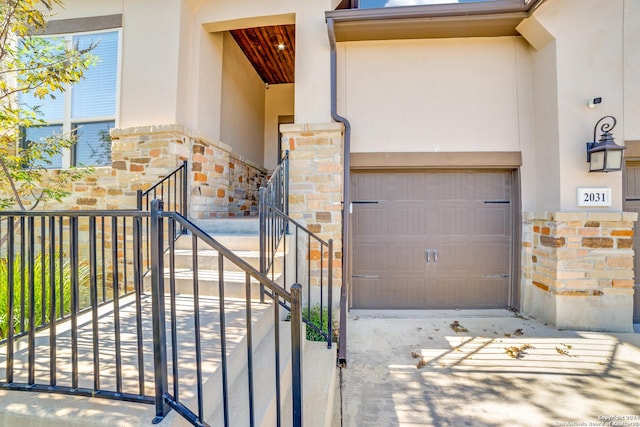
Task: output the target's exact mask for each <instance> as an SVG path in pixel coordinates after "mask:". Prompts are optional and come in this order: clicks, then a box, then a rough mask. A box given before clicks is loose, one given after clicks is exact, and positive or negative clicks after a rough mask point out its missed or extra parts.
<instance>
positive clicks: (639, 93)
mask: <svg viewBox="0 0 640 427" xmlns="http://www.w3.org/2000/svg"><path fill="white" fill-rule="evenodd" d="M624 14H625V17H624V21H623V31H624V137H625V139H626V140H627V141H638V140H640V84H638V76H640V53H639V49H638V46H639V45H640V2H639V1H637V0H624Z"/></svg>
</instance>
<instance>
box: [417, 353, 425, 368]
mask: <svg viewBox="0 0 640 427" xmlns="http://www.w3.org/2000/svg"><path fill="white" fill-rule="evenodd" d="M423 366H427V362H426V361H425V360H424V357H422V356H421V357H420V360H418V364H417V365H416V368H418V369H421V368H422V367H423Z"/></svg>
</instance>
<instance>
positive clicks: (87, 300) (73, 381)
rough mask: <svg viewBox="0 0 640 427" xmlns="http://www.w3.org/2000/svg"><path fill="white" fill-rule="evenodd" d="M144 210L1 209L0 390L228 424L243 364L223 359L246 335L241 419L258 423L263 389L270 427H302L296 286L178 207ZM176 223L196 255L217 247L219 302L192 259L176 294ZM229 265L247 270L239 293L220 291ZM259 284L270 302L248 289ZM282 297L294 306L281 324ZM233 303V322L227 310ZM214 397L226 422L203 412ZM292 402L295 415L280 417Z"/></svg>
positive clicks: (153, 205) (194, 421)
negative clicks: (128, 405) (142, 407)
mask: <svg viewBox="0 0 640 427" xmlns="http://www.w3.org/2000/svg"><path fill="white" fill-rule="evenodd" d="M150 207H151V211H150V212H146V211H137V210H133V211H64V212H62V211H39V212H0V237H2V239H0V242H2V243H1V244H0V322H2V321H4V322H5V323H4V324H2V323H0V324H1V325H2V328H1V329H0V330H1V331H2V334H3V335H2V337H1V339H0V345H1V346H3V350H4V351H2V352H1V353H0V373H1V372H2V371H4V378H0V386H1V387H4V388H6V389H9V390H25V391H39V392H50V393H62V394H74V395H81V396H93V397H102V398H109V399H117V400H126V401H133V402H139V403H145V404H151V405H155V413H156V419H155V420H154V421H156V422H158V421H160V420H161V419H163V417H164V416H165V415H166V414H167V412H168V411H169V410H170V408H173V409H175V410H176V412H178V413H179V414H180V415H181V416H183V417H184V418H185V419H187V420H188V421H189V422H191V423H192V424H194V425H229V422H230V416H231V415H230V414H231V412H230V409H229V408H230V403H229V402H230V399H231V398H230V394H229V393H230V390H229V389H230V387H231V385H232V384H230V378H229V377H230V374H229V371H230V370H233V369H237V365H238V360H239V359H237V358H235V359H233V360H235V362H233V363H230V362H229V361H228V360H227V357H228V355H229V353H230V352H231V351H232V348H233V346H234V345H236V348H237V347H238V345H237V343H238V342H242V339H241V337H244V339H245V340H246V346H245V350H244V355H245V356H244V357H245V358H246V359H245V360H246V367H247V372H248V373H247V375H246V386H245V390H246V392H245V395H246V396H247V400H246V405H243V406H242V408H243V409H242V411H241V412H242V413H248V414H249V421H248V422H247V424H249V425H254V423H257V422H256V415H255V412H256V411H255V409H254V407H255V401H256V400H258V398H257V397H256V396H258V397H260V398H261V397H262V396H265V395H266V396H275V400H276V404H275V405H276V417H277V418H276V420H274V422H275V424H276V425H281V424H293V425H294V426H300V425H302V371H301V357H302V355H301V340H302V337H301V322H302V321H301V311H302V309H301V305H302V302H301V301H302V296H301V292H302V290H301V286H300V285H298V284H294V285H293V286H291V287H290V289H289V290H288V291H287V290H285V289H284V288H282V287H280V286H279V285H278V284H276V283H275V282H273V281H272V280H270V279H269V278H268V277H266V276H264V275H263V274H261V273H260V272H259V271H258V270H257V269H255V268H253V267H251V266H250V265H249V264H247V263H246V262H245V261H243V260H242V259H240V258H239V257H237V256H236V255H234V254H233V252H231V251H229V250H228V249H226V248H224V247H223V246H222V245H220V244H219V243H218V242H217V241H215V240H214V239H213V238H211V237H210V236H208V235H207V234H206V233H205V232H204V231H202V230H201V229H199V228H198V227H196V226H195V225H194V224H192V223H191V222H189V221H188V220H187V219H185V218H184V217H183V216H182V215H180V214H179V213H177V212H165V211H163V210H162V202H161V201H154V202H152V203H151V204H150ZM147 218H148V219H149V220H150V229H149V232H150V236H151V240H150V241H151V246H150V248H151V266H152V274H151V295H147V294H144V293H143V286H142V282H143V277H142V272H143V269H142V251H141V250H140V249H141V245H142V242H143V240H144V238H143V235H142V230H143V223H144V221H145V220H146V219H147ZM178 227H184V229H186V230H188V231H189V233H190V234H191V236H190V238H191V244H192V248H191V249H192V251H193V252H192V253H194V254H195V253H197V252H198V245H202V246H206V247H208V248H210V249H214V250H215V251H216V252H217V265H218V268H219V270H218V271H219V272H220V273H219V274H218V277H217V278H216V285H215V288H216V289H215V293H216V296H217V298H211V297H210V296H208V295H209V294H210V292H209V291H210V289H208V287H207V286H206V284H205V283H204V281H205V280H206V279H205V278H203V277H201V274H200V270H201V269H200V268H199V266H198V262H199V261H198V259H199V258H198V256H193V261H192V262H193V265H192V269H191V272H192V274H191V275H190V277H189V278H188V279H187V282H188V285H187V286H188V288H190V291H189V290H187V291H185V289H180V290H178V289H177V287H176V283H177V280H178V278H177V275H178V273H179V271H178V270H179V269H177V268H176V267H175V265H176V264H175V254H176V250H175V247H176V242H175V240H174V239H173V238H166V236H167V233H166V230H167V229H168V230H169V235H170V236H171V235H175V230H176V229H177V228H178ZM5 237H6V238H5ZM165 259H166V260H167V263H168V266H167V268H165ZM228 266H234V268H235V270H236V271H239V272H240V273H239V274H240V275H241V276H242V277H243V281H242V286H243V287H244V289H243V291H244V294H245V298H243V299H240V300H239V299H237V298H236V299H234V298H229V297H227V298H225V292H227V290H228V289H229V287H230V286H232V285H233V283H232V282H233V280H228V279H227V270H228V268H227V267H228ZM183 279H184V277H183ZM165 280H166V283H168V286H167V287H166V288H165ZM3 284H4V286H3ZM258 284H260V285H262V286H264V287H265V289H266V290H267V292H268V293H269V296H270V297H271V298H272V304H261V303H260V302H259V300H258V297H257V295H256V296H255V297H254V296H253V295H252V289H255V288H257V287H258ZM185 295H186V296H185ZM2 301H4V302H2ZM212 301H215V304H213V305H212ZM283 304H284V305H286V306H287V307H288V308H289V309H290V311H291V319H290V320H291V322H290V323H286V325H289V326H287V328H284V329H283V326H282V325H284V324H282V323H281V320H282V319H284V317H285V315H284V312H283V311H282V309H281V307H282V305H283ZM238 307H240V309H238ZM234 309H235V313H236V314H237V313H240V317H238V316H236V317H234V316H233V312H234ZM265 309H268V310H271V311H272V317H271V320H268V321H269V322H270V323H272V324H273V327H272V329H271V331H272V335H273V341H274V344H273V345H274V348H273V350H272V353H271V354H272V355H271V359H272V360H273V369H266V370H265V369H260V370H257V369H256V368H254V359H253V358H254V352H255V350H256V347H258V346H259V345H262V344H259V343H257V344H254V341H253V339H254V338H253V336H254V332H253V330H254V326H256V325H257V323H255V322H256V321H257V320H256V319H257V318H258V317H257V313H258V312H260V311H261V310H265ZM1 310H5V312H4V316H3V315H2V311H1ZM243 319H244V320H243ZM267 319H269V316H268V317H267ZM260 322H263V320H260ZM260 324H262V323H260ZM214 332H215V333H214ZM212 334H213V335H215V337H214V336H213V335H212ZM228 334H232V336H230V337H229V336H228ZM262 334H263V336H264V334H267V335H268V334H269V332H264V331H263V332H262ZM281 336H282V338H281ZM212 337H213V338H212ZM150 338H152V339H150ZM257 340H258V339H257V338H256V341H257ZM234 343H235V344H234ZM282 345H286V347H289V345H290V354H291V359H290V364H291V369H292V371H291V373H292V377H291V378H292V379H291V393H289V392H287V391H286V390H284V386H283V384H282V383H281V381H282V379H281V371H282V370H283V368H282V367H281V363H284V362H283V360H284V358H283V355H284V354H286V353H287V350H286V349H285V348H283V347H281V346H282ZM261 354H262V355H263V356H262V357H264V353H261ZM168 355H169V356H168ZM260 362H261V364H262V362H263V360H261V361H260ZM230 365H233V366H231V367H230ZM190 366H195V368H193V369H190V368H189V367H190ZM216 367H217V368H218V369H217V370H216V369H215V368H216ZM214 371H215V372H219V374H216V375H218V376H217V377H216V376H215V375H214ZM258 371H259V372H258ZM36 373H37V375H36ZM256 375H263V376H264V375H272V376H273V378H272V383H273V389H272V390H268V389H267V388H264V386H262V385H261V389H260V390H259V391H258V393H256V392H255V391H254V382H255V380H254V377H255V376H256ZM0 376H1V374H0ZM212 376H213V377H212ZM216 379H218V380H219V384H215V381H216ZM212 384H213V385H212ZM260 384H263V383H262V381H261V382H260ZM234 387H236V386H235V385H234ZM236 390H237V389H236ZM190 396H195V397H193V398H191V397H190ZM216 399H219V400H220V402H221V403H220V406H221V408H222V409H221V410H220V411H219V413H220V414H221V418H222V419H221V420H218V419H212V420H209V419H207V417H208V416H211V414H210V413H208V412H206V409H205V405H204V402H207V407H209V405H210V404H211V402H214V401H215V400H216ZM234 399H236V402H234V406H236V404H237V397H234ZM285 399H290V403H287V400H285ZM289 404H290V405H291V408H292V420H291V422H289V421H285V420H283V418H284V415H283V413H284V411H283V408H284V407H285V406H287V405H289ZM261 412H262V411H261ZM286 412H287V413H288V412H289V411H288V410H287V411H286Z"/></svg>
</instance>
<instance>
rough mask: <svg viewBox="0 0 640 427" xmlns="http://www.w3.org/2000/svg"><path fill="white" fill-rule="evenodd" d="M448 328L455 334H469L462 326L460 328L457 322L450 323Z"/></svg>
mask: <svg viewBox="0 0 640 427" xmlns="http://www.w3.org/2000/svg"><path fill="white" fill-rule="evenodd" d="M449 326H451V329H453V331H454V332H455V333H458V332H469V330H468V329H467V328H465V327H464V326H462V325H461V324H460V322H458V321H457V320H454V321H453V323H451V324H450V325H449Z"/></svg>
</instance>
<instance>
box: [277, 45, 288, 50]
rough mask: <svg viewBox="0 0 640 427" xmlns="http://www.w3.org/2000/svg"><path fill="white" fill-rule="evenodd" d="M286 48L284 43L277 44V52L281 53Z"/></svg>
mask: <svg viewBox="0 0 640 427" xmlns="http://www.w3.org/2000/svg"><path fill="white" fill-rule="evenodd" d="M286 48H287V45H285V44H284V43H278V50H279V51H283V50H285V49H286Z"/></svg>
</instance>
